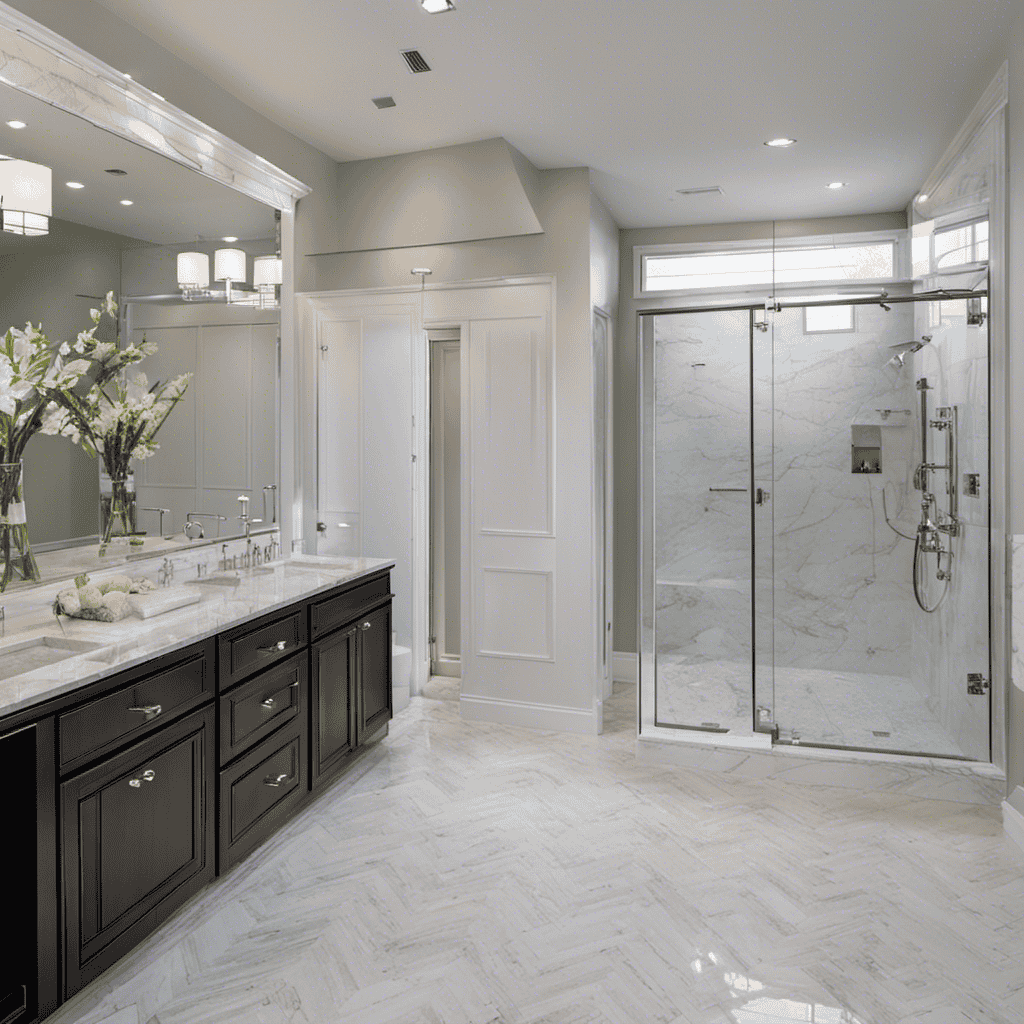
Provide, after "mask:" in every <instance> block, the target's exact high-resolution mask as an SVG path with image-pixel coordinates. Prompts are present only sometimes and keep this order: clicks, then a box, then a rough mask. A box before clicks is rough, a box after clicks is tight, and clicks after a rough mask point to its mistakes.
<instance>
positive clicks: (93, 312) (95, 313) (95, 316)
mask: <svg viewBox="0 0 1024 1024" xmlns="http://www.w3.org/2000/svg"><path fill="white" fill-rule="evenodd" d="M101 315H102V314H101V313H100V311H99V310H98V309H90V310H89V319H90V320H92V322H93V323H94V324H98V323H99V322H100V316H101Z"/></svg>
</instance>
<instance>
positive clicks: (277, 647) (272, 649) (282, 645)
mask: <svg viewBox="0 0 1024 1024" xmlns="http://www.w3.org/2000/svg"><path fill="white" fill-rule="evenodd" d="M287 649H288V641H287V640H278V641H277V643H276V644H271V645H270V646H269V647H257V648H256V650H257V651H259V652H260V654H276V653H277V652H278V651H285V650H287Z"/></svg>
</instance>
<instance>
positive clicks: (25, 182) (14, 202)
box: [0, 160, 53, 235]
mask: <svg viewBox="0 0 1024 1024" xmlns="http://www.w3.org/2000/svg"><path fill="white" fill-rule="evenodd" d="M52 214H53V174H52V172H51V171H50V168H49V167H44V166H43V165H42V164H33V163H30V162H29V161H28V160H3V161H0V228H2V229H3V230H4V231H7V232H8V233H10V234H12V235H47V234H49V233H50V217H51V216H52Z"/></svg>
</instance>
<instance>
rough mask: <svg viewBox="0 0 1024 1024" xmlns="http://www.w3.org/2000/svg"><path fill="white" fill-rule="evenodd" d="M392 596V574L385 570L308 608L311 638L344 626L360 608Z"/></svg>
mask: <svg viewBox="0 0 1024 1024" xmlns="http://www.w3.org/2000/svg"><path fill="white" fill-rule="evenodd" d="M390 596H391V575H390V573H385V574H384V575H383V576H378V577H377V578H376V579H372V580H370V581H369V582H367V583H362V584H360V585H359V586H358V587H352V589H351V590H346V591H344V592H342V593H340V594H334V595H332V596H331V597H327V598H325V599H324V600H322V601H316V602H314V603H313V604H311V605H310V607H309V622H310V627H309V628H310V639H312V640H316V639H317V638H318V637H321V636H323V635H324V634H325V633H330V632H331V630H332V629H337V628H338V627H339V626H344V625H345V624H346V623H347V622H348V621H350V620H351V619H353V618H355V617H356V616H357V615H358V614H359V612H360V611H361V610H362V609H363V608H370V607H372V606H373V605H375V604H380V602H381V601H384V600H385V599H387V598H389V597H390Z"/></svg>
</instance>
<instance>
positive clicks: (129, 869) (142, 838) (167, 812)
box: [87, 741, 202, 938]
mask: <svg viewBox="0 0 1024 1024" xmlns="http://www.w3.org/2000/svg"><path fill="white" fill-rule="evenodd" d="M195 746H196V745H195V744H194V743H191V742H188V741H186V742H183V743H177V744H175V745H174V746H173V747H171V748H170V749H169V750H165V751H164V752H163V753H162V754H160V755H159V756H157V757H154V758H152V759H150V758H147V759H146V760H145V762H144V763H143V764H142V765H141V766H140V767H139V768H137V769H134V770H133V771H132V772H131V777H130V778H124V777H121V778H119V779H118V780H117V781H116V782H113V783H112V784H110V785H109V786H105V787H104V788H103V789H101V790H99V791H98V792H97V793H96V794H94V795H93V796H92V797H91V799H92V800H94V801H96V804H97V812H98V813H97V819H98V820H97V825H98V828H97V840H98V842H99V849H100V851H101V857H100V860H99V863H98V865H97V867H98V869H99V870H98V875H99V911H100V919H99V927H100V928H101V929H102V928H108V927H110V925H112V924H113V923H114V922H115V921H116V920H117V919H118V918H119V917H120V916H121V915H122V914H124V913H125V912H126V911H128V910H130V909H131V908H132V907H134V906H137V905H138V903H139V902H140V901H141V900H142V899H143V898H145V897H146V896H148V895H149V894H150V893H152V892H154V891H155V890H156V889H158V888H159V887H160V886H161V885H163V884H164V883H165V882H166V881H167V879H169V878H173V877H174V875H175V874H176V873H177V872H179V871H183V870H186V869H187V868H188V867H189V865H190V864H191V863H192V862H193V861H194V859H195V857H196V846H197V843H198V841H199V839H200V833H201V829H202V823H201V822H199V821H197V820H196V819H197V813H196V812H197V811H198V810H199V808H197V807H196V803H195V800H194V794H195V789H196V786H195V773H196V770H197V769H198V771H200V772H201V771H202V766H201V765H199V764H197V763H196V760H197V759H196V753H197V751H196V749H195ZM197 825H198V826H199V828H197V827H196V826H197ZM104 850H111V851H117V855H116V856H109V855H108V856H103V855H102V851H104ZM87 937H88V938H91V936H87Z"/></svg>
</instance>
